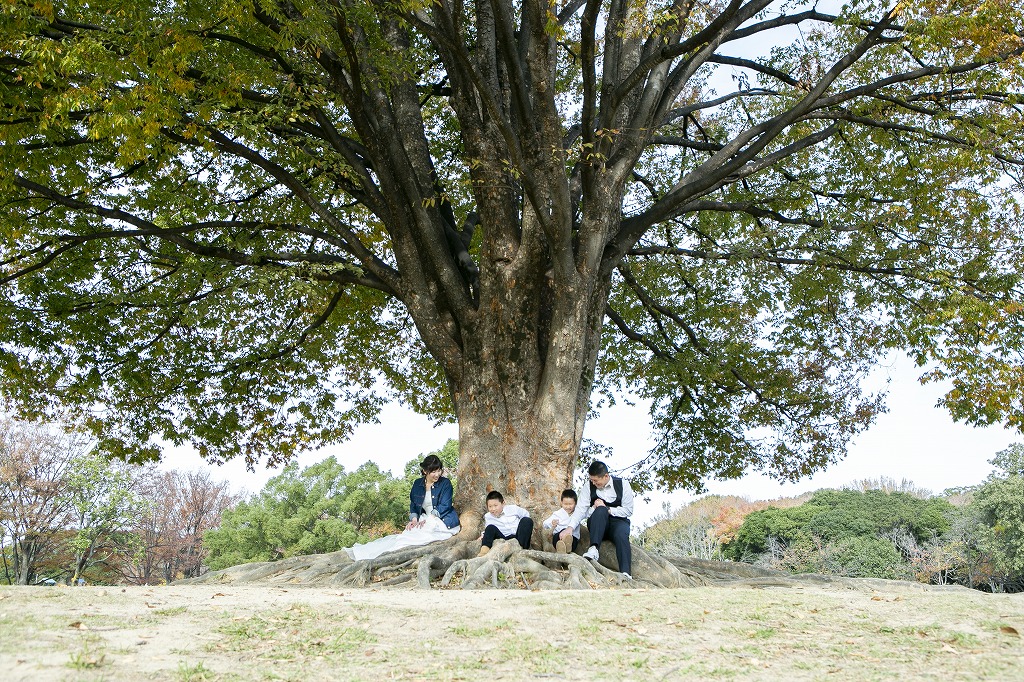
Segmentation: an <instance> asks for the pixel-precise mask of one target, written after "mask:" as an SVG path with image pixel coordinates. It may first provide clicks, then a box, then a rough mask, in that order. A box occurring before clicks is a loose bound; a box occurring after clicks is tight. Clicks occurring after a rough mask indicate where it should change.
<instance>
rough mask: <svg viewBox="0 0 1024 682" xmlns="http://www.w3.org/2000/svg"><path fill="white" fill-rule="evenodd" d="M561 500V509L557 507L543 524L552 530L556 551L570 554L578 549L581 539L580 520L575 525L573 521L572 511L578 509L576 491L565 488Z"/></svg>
mask: <svg viewBox="0 0 1024 682" xmlns="http://www.w3.org/2000/svg"><path fill="white" fill-rule="evenodd" d="M560 502H561V505H562V507H561V509H556V510H555V511H554V512H553V513H552V514H551V516H549V517H548V518H547V519H545V520H544V523H543V524H541V525H542V526H543V527H544V529H545V530H550V531H551V544H553V545H554V546H555V552H556V553H558V554H568V553H569V552H575V551H576V545H577V544H579V541H580V526H579V522H577V523H576V524H575V525H573V523H572V513H573V512H574V511H576V491H575V490H573V489H571V488H567V489H565V490H563V491H562V497H561V500H560Z"/></svg>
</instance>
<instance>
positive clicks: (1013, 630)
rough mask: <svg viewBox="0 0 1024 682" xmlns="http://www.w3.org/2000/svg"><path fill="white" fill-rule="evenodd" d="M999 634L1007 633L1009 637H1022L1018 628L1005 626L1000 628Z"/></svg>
mask: <svg viewBox="0 0 1024 682" xmlns="http://www.w3.org/2000/svg"><path fill="white" fill-rule="evenodd" d="M999 632H1005V633H1006V634H1008V635H1013V636H1014V637H1020V633H1019V632H1017V628H1015V627H1011V626H1009V625H1003V626H1001V627H1000V628H999Z"/></svg>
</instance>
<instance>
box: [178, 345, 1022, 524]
mask: <svg viewBox="0 0 1024 682" xmlns="http://www.w3.org/2000/svg"><path fill="white" fill-rule="evenodd" d="M919 374H920V372H918V371H916V370H915V368H914V367H913V365H912V363H911V362H910V361H909V360H906V359H902V360H897V361H895V362H893V363H892V364H891V365H890V366H888V367H880V368H879V370H878V372H877V374H876V376H875V377H873V380H877V381H878V382H879V385H881V383H884V382H885V381H886V380H887V379H888V381H889V399H888V405H889V412H888V413H886V414H883V415H881V416H880V417H879V418H878V420H877V422H876V423H875V425H874V426H873V427H872V428H871V429H869V430H868V431H867V432H866V433H863V434H861V436H860V437H859V438H858V439H856V441H855V442H854V443H853V445H852V446H851V448H850V452H849V455H848V456H847V457H846V459H845V460H843V461H842V462H839V463H838V464H835V465H833V466H832V467H831V468H829V469H827V470H825V471H823V472H821V473H818V474H816V475H815V476H812V477H809V478H806V479H803V480H801V481H799V482H797V483H794V484H781V483H779V482H777V481H773V480H771V479H769V478H766V477H764V476H760V475H753V474H751V475H748V476H746V477H744V478H742V479H739V480H733V481H710V482H709V483H708V491H709V492H711V493H718V494H725V495H739V496H741V497H747V498H749V499H751V500H757V499H773V498H777V497H781V496H792V495H798V494H800V493H803V492H807V491H811V490H817V489H819V488H830V487H840V486H843V485H846V484H848V483H851V482H852V481H855V480H859V479H864V478H879V477H882V476H885V477H888V478H892V479H895V480H897V481H901V480H903V479H908V480H910V481H913V482H914V484H916V485H917V486H918V487H921V488H927V489H930V490H932V491H933V492H935V493H941V492H942V491H943V490H945V489H946V488H951V487H956V486H962V485H972V484H975V483H979V482H981V481H982V480H983V479H984V478H985V477H986V476H987V475H988V474H989V472H990V471H991V466H990V465H989V464H988V460H989V459H991V458H992V456H993V455H995V453H996V452H998V451H1000V450H1002V449H1004V448H1005V447H1007V446H1008V445H1009V444H1011V443H1013V442H1016V441H1024V435H1021V434H1019V433H1017V432H1015V431H1010V430H1007V429H1003V428H1000V427H998V426H997V427H989V428H973V427H970V426H965V425H963V424H956V423H954V422H953V420H952V419H951V418H950V416H949V413H948V412H946V411H945V410H943V409H941V408H938V407H935V403H936V401H937V400H938V399H939V398H940V397H941V395H942V393H943V391H942V388H941V386H938V385H929V386H921V385H920V384H919V383H917V381H916V377H917V376H918V375H919ZM457 436H458V432H457V429H456V427H455V426H454V425H452V424H445V425H442V426H439V427H436V428H435V427H434V426H433V425H432V423H431V422H430V420H428V419H426V418H424V417H421V416H419V415H416V414H414V413H412V412H411V411H409V410H407V409H405V408H403V407H401V406H399V405H392V406H389V407H386V408H385V409H384V411H383V413H382V414H381V416H380V423H379V424H366V425H363V426H361V427H359V428H357V429H356V431H355V434H354V435H353V437H352V439H351V440H349V441H348V442H346V443H343V444H341V445H336V446H331V447H328V448H324V449H322V450H320V451H318V452H316V453H309V454H307V455H304V456H302V457H300V458H299V463H300V464H301V465H302V466H309V465H311V464H313V463H315V462H318V461H320V460H321V459H323V458H324V457H327V456H328V455H331V454H333V455H335V456H336V457H337V458H338V460H339V461H340V462H341V463H342V464H343V465H344V466H345V468H346V469H347V470H352V469H355V468H357V467H358V466H359V465H360V464H362V463H363V462H366V461H367V460H373V461H375V462H377V464H378V465H379V466H380V467H381V468H383V469H389V470H390V471H391V472H392V473H393V474H394V475H402V473H403V468H404V466H405V463H406V462H408V461H409V460H411V459H414V458H419V457H420V456H421V455H424V454H426V453H429V452H432V451H434V450H438V449H440V448H441V447H442V446H443V445H444V444H445V442H446V441H447V440H448V439H449V438H457ZM586 436H587V438H590V439H591V440H594V441H597V442H598V443H601V444H603V445H607V446H610V447H612V448H613V451H614V454H613V456H612V457H610V458H608V460H607V462H608V465H609V466H610V467H611V468H613V469H614V468H622V467H627V466H629V465H630V464H633V463H634V462H637V461H639V460H640V459H642V458H643V457H644V455H645V454H646V453H647V450H648V449H649V448H650V447H651V443H652V440H651V439H650V437H649V432H648V425H647V414H646V411H645V410H644V409H643V408H642V407H633V408H631V407H628V406H618V407H616V408H614V410H613V411H611V412H609V413H607V414H604V415H602V416H601V417H600V418H598V419H596V420H591V421H590V422H588V424H587V427H586ZM163 466H164V467H166V468H178V469H196V468H204V467H207V468H209V470H210V473H211V474H212V475H213V476H214V477H216V478H221V479H227V480H230V481H231V482H232V484H233V486H234V487H235V488H236V489H241V488H245V489H246V490H248V491H250V492H255V491H258V490H259V489H261V488H262V487H263V485H264V484H265V483H266V482H267V480H269V479H270V478H271V477H272V476H274V475H276V474H277V473H278V470H270V471H268V470H266V469H259V470H257V471H255V472H248V471H246V470H245V466H244V464H243V463H242V462H240V461H232V462H228V463H227V464H225V465H223V466H222V467H217V466H215V465H209V464H206V463H204V462H203V461H202V460H200V459H199V457H198V456H197V455H196V454H195V453H194V452H191V451H189V450H184V449H182V450H174V451H169V452H168V453H167V455H166V457H165V460H164V462H163ZM692 499H694V496H693V495H690V494H688V493H685V492H675V493H671V494H665V493H660V492H659V493H654V494H653V495H651V499H650V501H649V502H646V503H645V502H641V501H639V500H638V502H637V508H636V513H635V516H634V519H635V524H634V527H635V528H640V527H642V526H645V525H648V524H649V522H650V520H651V519H652V517H654V516H656V515H657V514H659V513H661V511H662V504H663V503H664V502H669V503H670V504H672V505H673V507H679V506H681V505H683V504H686V503H687V502H689V501H690V500H692Z"/></svg>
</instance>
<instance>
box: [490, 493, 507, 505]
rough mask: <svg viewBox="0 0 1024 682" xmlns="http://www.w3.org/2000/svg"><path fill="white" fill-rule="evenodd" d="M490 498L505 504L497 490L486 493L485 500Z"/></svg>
mask: <svg viewBox="0 0 1024 682" xmlns="http://www.w3.org/2000/svg"><path fill="white" fill-rule="evenodd" d="M491 500H497V501H498V502H501V503H502V504H505V498H504V497H502V496H501V493H499V492H498V491H497V490H492V491H491V492H489V493H487V502H490V501H491Z"/></svg>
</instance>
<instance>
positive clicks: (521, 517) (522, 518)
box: [479, 490, 533, 556]
mask: <svg viewBox="0 0 1024 682" xmlns="http://www.w3.org/2000/svg"><path fill="white" fill-rule="evenodd" d="M532 535H533V519H531V518H530V512H528V511H526V510H525V509H523V508H522V507H519V506H517V505H514V504H505V498H504V497H502V495H501V493H499V492H498V491H497V490H492V491H491V492H489V493H487V513H486V514H484V532H483V534H481V535H480V540H481V543H482V544H481V546H480V554H479V556H483V555H484V554H487V553H488V552H489V551H491V545H493V544H494V541H495V540H497V539H498V538H504V539H506V540H511V539H512V538H515V539H516V541H517V542H518V543H519V546H520V547H522V548H523V549H530V536H532Z"/></svg>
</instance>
